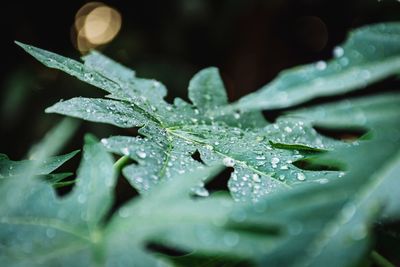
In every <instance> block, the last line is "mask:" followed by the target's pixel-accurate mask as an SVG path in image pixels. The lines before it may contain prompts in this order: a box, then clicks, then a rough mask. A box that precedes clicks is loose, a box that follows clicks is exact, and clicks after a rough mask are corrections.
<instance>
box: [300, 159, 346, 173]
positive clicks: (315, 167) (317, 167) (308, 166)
mask: <svg viewBox="0 0 400 267" xmlns="http://www.w3.org/2000/svg"><path fill="white" fill-rule="evenodd" d="M292 164H293V165H294V166H296V167H297V168H299V169H302V170H307V171H343V170H342V169H341V168H340V167H339V164H332V165H328V164H317V163H314V162H312V161H310V160H307V159H304V160H298V161H295V162H293V163H292Z"/></svg>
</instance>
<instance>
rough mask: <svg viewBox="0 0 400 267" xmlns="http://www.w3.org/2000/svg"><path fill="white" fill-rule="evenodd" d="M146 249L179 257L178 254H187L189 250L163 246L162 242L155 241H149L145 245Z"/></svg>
mask: <svg viewBox="0 0 400 267" xmlns="http://www.w3.org/2000/svg"><path fill="white" fill-rule="evenodd" d="M146 249H147V250H150V251H152V252H157V253H161V254H164V255H167V256H171V257H180V256H184V255H187V254H188V253H189V252H186V251H183V250H181V249H178V248H172V247H169V246H165V245H163V244H160V243H156V242H149V243H148V244H147V245H146Z"/></svg>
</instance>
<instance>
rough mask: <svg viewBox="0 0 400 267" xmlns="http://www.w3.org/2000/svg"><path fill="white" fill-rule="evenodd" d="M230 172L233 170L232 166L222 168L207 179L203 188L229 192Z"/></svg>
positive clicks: (211, 190)
mask: <svg viewBox="0 0 400 267" xmlns="http://www.w3.org/2000/svg"><path fill="white" fill-rule="evenodd" d="M232 172H233V168H232V167H229V168H226V169H224V170H223V171H222V172H221V173H220V174H219V175H218V176H216V177H214V179H211V180H210V181H208V182H207V183H206V185H205V188H206V189H207V190H208V191H210V192H215V191H225V192H229V189H228V180H229V178H230V177H231V173H232Z"/></svg>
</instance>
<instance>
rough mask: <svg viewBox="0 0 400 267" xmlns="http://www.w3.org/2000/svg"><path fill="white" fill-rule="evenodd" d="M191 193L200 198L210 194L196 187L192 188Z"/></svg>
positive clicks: (202, 188)
mask: <svg viewBox="0 0 400 267" xmlns="http://www.w3.org/2000/svg"><path fill="white" fill-rule="evenodd" d="M192 192H193V193H195V194H196V195H198V196H200V197H208V196H209V195H210V193H209V192H208V190H207V189H205V188H204V187H202V186H196V187H193V188H192Z"/></svg>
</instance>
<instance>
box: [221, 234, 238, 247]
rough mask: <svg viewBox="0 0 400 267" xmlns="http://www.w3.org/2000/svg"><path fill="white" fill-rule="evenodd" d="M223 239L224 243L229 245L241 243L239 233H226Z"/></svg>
mask: <svg viewBox="0 0 400 267" xmlns="http://www.w3.org/2000/svg"><path fill="white" fill-rule="evenodd" d="M223 239H224V244H225V245H227V246H228V247H234V246H236V245H237V244H238V243H239V235H238V234H237V233H226V234H225V235H224V237H223Z"/></svg>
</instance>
